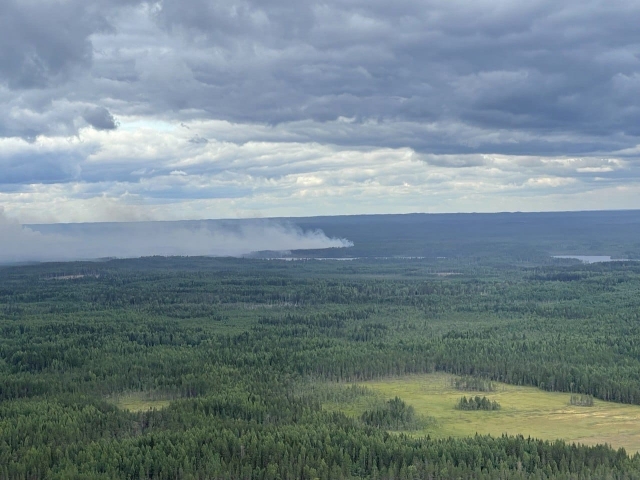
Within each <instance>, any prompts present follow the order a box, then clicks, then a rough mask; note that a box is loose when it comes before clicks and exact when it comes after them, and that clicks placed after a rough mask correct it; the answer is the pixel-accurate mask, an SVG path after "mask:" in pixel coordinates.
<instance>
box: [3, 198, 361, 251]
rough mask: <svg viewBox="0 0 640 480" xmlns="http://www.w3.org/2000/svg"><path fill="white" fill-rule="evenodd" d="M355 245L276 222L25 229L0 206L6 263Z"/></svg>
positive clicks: (94, 224)
mask: <svg viewBox="0 0 640 480" xmlns="http://www.w3.org/2000/svg"><path fill="white" fill-rule="evenodd" d="M352 245H353V243H352V242H350V241H348V240H346V239H342V238H329V237H327V236H326V235H325V234H324V233H323V232H322V231H320V230H307V231H303V230H302V229H300V228H299V227H297V226H295V225H293V224H291V223H289V222H282V221H275V220H238V221H202V222H132V223H93V224H52V225H32V226H24V225H21V224H20V223H19V222H17V221H15V220H11V219H8V218H7V217H6V216H5V215H4V212H3V211H2V209H1V208H0V263H15V262H30V261H65V260H85V259H96V258H105V257H116V258H132V257H143V256H151V255H163V256H170V255H182V256H192V255H207V256H242V255H245V254H250V253H252V252H257V251H265V250H272V251H289V250H305V249H324V248H344V247H350V246H352Z"/></svg>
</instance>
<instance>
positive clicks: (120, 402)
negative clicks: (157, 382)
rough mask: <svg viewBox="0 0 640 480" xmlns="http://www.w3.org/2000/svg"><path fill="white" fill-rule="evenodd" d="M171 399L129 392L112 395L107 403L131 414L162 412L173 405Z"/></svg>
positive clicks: (158, 395) (151, 394) (149, 393)
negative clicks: (150, 411) (149, 411)
mask: <svg viewBox="0 0 640 480" xmlns="http://www.w3.org/2000/svg"><path fill="white" fill-rule="evenodd" d="M171 400H172V399H171V398H169V397H168V396H166V395H162V394H158V393H155V392H127V393H121V394H115V395H111V396H109V397H108V398H107V401H108V402H109V403H111V404H113V405H115V406H116V407H118V408H120V409H121V410H129V411H130V412H144V411H147V410H160V409H162V408H165V407H167V406H168V405H169V404H170V403H171Z"/></svg>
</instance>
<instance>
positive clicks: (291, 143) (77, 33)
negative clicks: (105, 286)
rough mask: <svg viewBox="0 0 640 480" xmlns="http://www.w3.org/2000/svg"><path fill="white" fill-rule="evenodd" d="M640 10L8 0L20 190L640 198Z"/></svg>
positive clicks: (1, 116)
mask: <svg viewBox="0 0 640 480" xmlns="http://www.w3.org/2000/svg"><path fill="white" fill-rule="evenodd" d="M639 24H640V3H638V2H635V1H632V0H625V1H623V0H613V1H606V2H605V1H593V2H588V3H585V2H579V1H578V0H568V1H564V2H554V1H551V0H533V1H530V2H518V1H516V0H505V1H500V2H497V1H494V0H480V1H473V2H472V1H461V0H452V1H439V0H438V1H437V0H418V1H415V0H411V1H410V0H397V1H394V2H389V1H382V0H346V1H345V0H326V1H323V2H315V1H308V0H301V1H299V2H290V1H284V0H261V1H258V0H223V1H212V0H161V1H158V2H141V1H139V0H97V1H93V2H86V1H83V0H37V1H36V0H6V1H2V2H0V202H4V203H5V206H7V208H8V209H9V208H11V209H13V210H12V214H13V213H15V214H16V215H17V214H18V212H19V211H20V210H21V209H22V208H23V207H24V208H29V212H28V213H29V216H30V218H32V217H33V215H34V214H33V212H34V211H37V210H38V209H39V208H40V209H41V205H51V210H52V211H54V212H55V213H52V214H51V215H52V216H53V217H55V218H60V217H58V215H62V217H63V218H64V213H63V212H62V209H63V208H66V209H67V211H69V210H73V209H74V208H76V206H70V205H72V204H71V203H65V202H71V201H72V200H73V201H75V200H77V201H81V200H82V201H85V200H86V203H85V204H83V206H82V208H83V209H84V211H85V212H91V211H92V210H91V209H94V208H97V207H96V205H97V204H98V203H100V202H98V200H100V201H102V203H100V205H101V208H106V209H108V208H111V207H112V206H114V205H115V204H116V203H118V202H120V204H118V205H115V207H117V208H118V209H119V210H117V211H118V212H120V213H118V215H119V216H122V215H126V214H128V213H127V210H128V209H129V208H128V207H130V206H131V205H134V204H135V208H133V207H131V208H130V210H135V209H136V208H139V209H140V211H142V210H144V209H145V208H147V207H149V206H151V207H154V206H156V205H164V204H169V203H171V202H175V203H177V202H179V201H181V200H185V201H186V200H189V201H192V203H193V206H192V207H191V208H192V210H190V211H189V212H190V213H189V217H190V218H195V217H196V216H197V215H200V213H199V212H198V210H197V208H198V207H200V206H201V205H200V204H197V206H196V203H197V201H198V200H207V199H209V200H212V201H213V200H217V199H221V200H224V202H223V203H224V207H223V208H224V210H222V211H221V210H217V209H216V208H214V207H213V206H212V204H209V205H208V206H207V208H208V210H207V212H209V213H207V215H210V214H211V213H210V212H213V214H214V215H234V214H235V213H234V212H236V211H249V212H255V211H261V209H262V208H265V209H267V210H268V207H269V205H270V203H269V202H275V203H273V205H276V204H277V205H279V207H278V208H282V209H285V206H284V205H285V202H286V201H288V202H290V204H294V203H295V207H296V208H300V209H304V213H305V214H313V213H317V212H316V211H314V210H311V211H309V208H314V205H318V204H321V203H322V202H323V201H324V202H326V203H327V205H328V204H329V203H328V202H329V200H328V199H334V200H335V202H337V204H338V206H341V205H344V204H345V199H351V198H353V204H354V205H367V204H371V202H375V201H379V202H384V201H390V200H387V199H390V198H396V199H401V198H404V199H408V200H406V203H405V204H403V206H402V209H415V210H422V211H424V210H428V208H426V207H425V206H424V205H423V204H422V203H421V202H422V201H423V199H424V198H425V197H427V196H428V195H431V194H433V195H439V196H440V198H441V200H442V199H444V200H442V201H443V202H445V203H442V205H444V206H442V207H440V208H449V209H456V208H467V207H456V206H455V205H454V204H449V203H446V201H447V200H446V195H451V196H455V195H458V196H459V197H460V198H463V197H464V199H466V200H465V201H466V202H468V203H466V204H464V205H472V206H475V205H476V202H477V200H476V198H477V197H473V195H476V194H478V192H488V191H489V189H490V188H494V190H493V191H494V193H495V192H498V193H500V194H501V195H508V194H509V192H522V191H524V190H527V192H528V193H526V194H527V195H531V198H534V197H535V196H536V195H539V194H540V192H549V191H557V189H558V188H562V189H563V190H564V191H565V192H567V193H572V192H595V191H597V190H598V189H601V188H604V187H606V188H611V189H616V188H617V189H620V192H622V193H620V195H621V196H620V198H621V199H622V198H624V199H625V200H624V202H627V203H622V204H623V205H627V204H628V200H626V199H628V198H633V195H634V194H635V192H636V190H633V188H636V186H637V184H638V181H639V179H640V160H639V158H640V147H639V145H640V29H639V28H638V25H639ZM394 165H395V166H394ZM627 187H628V188H627ZM632 187H633V188H632ZM625 189H626V190H625ZM447 192H452V193H450V194H449V193H447ZM14 194H15V195H14ZM411 195H413V196H411ZM285 197H288V198H287V199H285ZM594 197H595V194H594ZM92 199H93V200H92ZM114 199H115V200H114ZM53 200H58V202H57V204H56V202H54V201H53ZM112 200H113V202H112ZM241 200H242V201H241ZM90 201H93V202H94V203H90ZM399 201H400V200H399ZM403 201H404V200H403ZM21 202H22V203H21ZM28 202H33V204H32V206H31V207H28V205H27V203H28ZM114 202H115V203H114ZM576 202H577V201H576ZM620 202H623V200H620ZM63 203H65V205H64V207H63V206H61V205H62V204H63ZM494 204H495V203H494ZM494 204H492V205H494ZM73 205H79V204H73ZM262 205H265V206H264V207H263V206H262ZM532 205H534V203H532ZM614 205H618V203H615V204H614ZM427 206H429V205H427ZM633 206H634V205H631V204H628V207H633ZM636 206H637V205H636ZM115 207H114V208H115ZM77 208H80V207H77ZM221 208H222V207H221ZM325 208H326V210H324V211H322V212H321V213H338V212H335V211H334V210H335V207H334V206H327V207H325ZM398 208H399V209H400V207H398ZM497 208H502V207H501V206H498V207H497ZM56 209H59V210H56ZM151 209H152V208H151ZM277 211H278V213H279V214H282V212H283V210H277ZM284 211H285V212H286V210H284ZM123 212H124V213H123ZM219 212H221V213H219ZM164 213H166V212H164ZM105 215H106V214H105ZM185 215H186V214H185ZM151 216H152V218H157V217H154V216H153V215H151ZM81 218H86V216H84V214H83V216H81ZM105 218H107V219H108V218H110V217H109V216H108V215H106V217H105ZM184 218H187V217H186V216H185V217H184Z"/></svg>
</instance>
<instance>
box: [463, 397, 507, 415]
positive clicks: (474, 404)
mask: <svg viewBox="0 0 640 480" xmlns="http://www.w3.org/2000/svg"><path fill="white" fill-rule="evenodd" d="M456 409H457V410H485V411H489V412H490V411H493V410H500V404H499V403H498V402H496V401H495V400H493V401H491V400H489V399H488V398H487V397H482V398H480V396H479V395H476V396H475V397H469V398H468V399H467V397H466V396H464V397H462V398H461V399H460V400H459V401H458V403H457V404H456Z"/></svg>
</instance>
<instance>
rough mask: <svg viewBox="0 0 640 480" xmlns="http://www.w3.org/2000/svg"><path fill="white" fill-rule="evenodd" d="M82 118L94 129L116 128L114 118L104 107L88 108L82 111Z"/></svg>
mask: <svg viewBox="0 0 640 480" xmlns="http://www.w3.org/2000/svg"><path fill="white" fill-rule="evenodd" d="M84 119H85V120H86V121H87V123H88V124H89V125H91V126H92V127H94V128H95V129H96V130H114V129H115V128H116V120H115V119H114V118H113V115H111V113H110V112H109V110H107V109H106V108H104V107H91V108H88V109H87V110H86V111H85V113H84Z"/></svg>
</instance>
